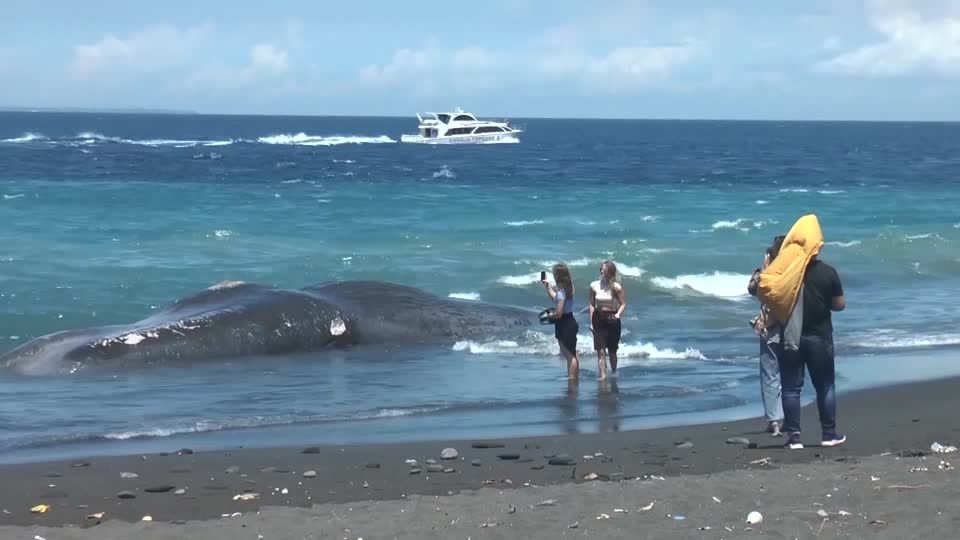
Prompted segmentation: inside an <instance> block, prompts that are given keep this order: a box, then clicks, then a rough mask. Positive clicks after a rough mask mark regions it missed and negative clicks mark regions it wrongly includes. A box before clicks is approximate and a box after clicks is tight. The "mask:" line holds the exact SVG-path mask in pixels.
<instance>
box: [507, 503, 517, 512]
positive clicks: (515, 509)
mask: <svg viewBox="0 0 960 540" xmlns="http://www.w3.org/2000/svg"><path fill="white" fill-rule="evenodd" d="M507 513H508V514H516V513H517V507H516V506H514V505H512V504H511V505H510V506H507Z"/></svg>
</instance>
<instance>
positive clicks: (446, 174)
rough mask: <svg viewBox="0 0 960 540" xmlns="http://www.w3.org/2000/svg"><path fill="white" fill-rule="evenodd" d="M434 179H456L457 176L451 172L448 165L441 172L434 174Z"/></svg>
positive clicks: (441, 168)
mask: <svg viewBox="0 0 960 540" xmlns="http://www.w3.org/2000/svg"><path fill="white" fill-rule="evenodd" d="M433 177H434V178H456V177H457V175H456V174H455V173H454V172H453V171H451V170H450V169H449V168H448V167H447V166H446V165H444V166H443V167H440V170H439V171H436V172H434V173H433Z"/></svg>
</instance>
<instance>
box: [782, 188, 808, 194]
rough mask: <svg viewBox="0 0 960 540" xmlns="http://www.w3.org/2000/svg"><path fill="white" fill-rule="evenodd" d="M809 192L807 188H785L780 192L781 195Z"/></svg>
mask: <svg viewBox="0 0 960 540" xmlns="http://www.w3.org/2000/svg"><path fill="white" fill-rule="evenodd" d="M809 191H810V190H809V189H807V188H784V189H781V190H780V193H808V192H809Z"/></svg>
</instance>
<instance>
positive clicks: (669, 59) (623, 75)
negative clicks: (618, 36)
mask: <svg viewBox="0 0 960 540" xmlns="http://www.w3.org/2000/svg"><path fill="white" fill-rule="evenodd" d="M695 52H696V49H695V47H694V46H692V45H676V46H641V47H618V48H616V49H613V50H612V51H610V52H608V53H607V54H605V55H602V56H593V55H588V54H583V53H580V52H560V53H549V54H546V55H544V56H543V57H542V58H541V59H540V61H539V62H538V64H537V66H536V68H537V69H538V70H539V72H540V73H542V74H544V75H547V76H550V77H558V78H563V79H572V80H574V81H579V82H580V83H581V84H584V85H586V86H587V87H588V88H589V89H591V90H596V91H607V92H618V91H621V90H625V89H631V88H637V87H639V86H643V85H647V84H650V83H654V82H658V81H662V80H664V79H665V78H667V77H669V75H670V73H671V72H672V71H673V69H674V68H676V67H678V66H680V65H682V64H685V63H687V62H688V61H689V60H690V59H691V58H692V57H693V56H694V54H695Z"/></svg>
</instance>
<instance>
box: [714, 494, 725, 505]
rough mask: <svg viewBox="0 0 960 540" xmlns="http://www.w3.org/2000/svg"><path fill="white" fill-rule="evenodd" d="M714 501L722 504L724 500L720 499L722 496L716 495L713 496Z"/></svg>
mask: <svg viewBox="0 0 960 540" xmlns="http://www.w3.org/2000/svg"><path fill="white" fill-rule="evenodd" d="M713 502H715V503H717V504H720V503H722V502H723V501H722V500H721V499H720V497H717V496H714V497H713Z"/></svg>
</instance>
